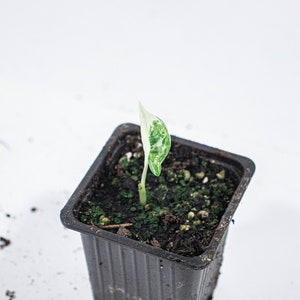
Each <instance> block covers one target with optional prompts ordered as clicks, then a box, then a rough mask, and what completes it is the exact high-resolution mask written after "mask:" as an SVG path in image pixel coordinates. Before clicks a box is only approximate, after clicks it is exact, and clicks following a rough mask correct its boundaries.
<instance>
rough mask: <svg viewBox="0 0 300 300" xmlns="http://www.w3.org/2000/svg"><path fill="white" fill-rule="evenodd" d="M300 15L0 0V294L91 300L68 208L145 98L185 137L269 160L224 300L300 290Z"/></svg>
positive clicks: (290, 9)
mask: <svg viewBox="0 0 300 300" xmlns="http://www.w3.org/2000/svg"><path fill="white" fill-rule="evenodd" d="M299 11H300V2H299V1H296V0H295V1H291V0H287V1H267V0H262V1H246V2H245V1H244V2H243V1H242V2H241V1H147V2H146V1H131V0H129V1H114V0H113V1H85V2H83V1H66V0H65V1H56V0H54V1H33V0H29V1H20V0H16V1H1V2H0V43H1V47H0V170H1V171H0V181H1V187H0V236H3V237H5V238H8V239H10V240H11V245H10V246H8V247H6V248H4V249H2V250H0V299H8V297H7V296H5V292H6V290H12V291H15V293H16V299H22V300H29V299H30V300H32V299H47V300H48V299H56V300H59V299H63V300H68V299H70V300H71V299H72V300H74V299H87V300H88V299H92V297H91V292H90V287H89V282H88V277H87V270H86V266H85V261H84V256H83V250H82V246H81V241H80V237H79V234H77V233H75V232H72V231H69V230H66V229H64V228H63V227H62V225H61V223H60V220H59V212H60V209H61V208H62V207H63V205H64V204H65V202H66V201H67V200H68V197H69V196H70V195H71V193H72V192H73V190H74V189H75V188H76V186H77V184H78V183H79V181H80V179H81V178H82V177H83V176H84V174H85V172H86V171H87V169H88V168H89V166H90V164H91V163H92V162H93V160H94V158H95V157H96V155H97V154H98V152H99V151H100V150H101V148H102V146H103V145H104V143H105V142H106V140H107V139H108V137H109V136H110V134H111V133H112V131H113V129H114V128H115V127H116V126H117V125H119V124H120V123H123V122H133V123H138V122H139V119H138V111H137V107H138V106H137V103H138V100H141V101H142V102H143V104H144V105H145V107H146V108H147V109H148V110H149V111H151V112H152V113H154V114H157V115H159V116H160V117H161V118H162V119H164V120H165V122H166V123H167V124H168V127H169V129H170V132H171V133H172V134H175V135H178V136H181V137H185V138H190V139H192V140H195V141H198V142H201V143H204V144H208V145H210V146H214V147H219V148H222V149H224V150H228V151H232V152H235V153H238V154H242V155H245V156H248V157H250V158H252V159H253V160H254V162H255V163H256V166H257V170H256V173H255V175H254V177H253V180H252V181H251V184H250V186H249V188H248V190H247V191H246V194H245V196H244V198H243V200H242V203H241V205H240V207H239V208H238V210H237V212H236V215H235V217H234V219H235V224H234V225H232V226H231V228H230V232H229V236H228V240H227V244H226V248H225V258H224V264H223V266H222V270H221V271H222V273H221V276H220V280H219V283H218V286H217V289H216V292H215V297H214V300H256V299H257V300H269V299H272V300H282V299H289V300H290V299H291V300H292V299H293V300H294V299H295V300H296V299H300V262H299V249H300V239H299V228H300V201H299V170H300V164H299V162H300V159H299V154H300V132H299V131H300V130H299V129H300V121H299V120H300V105H299V101H300V97H299V96H300V88H299V83H300V82H299V79H300V76H299V75H300V68H299V67H300V65H299V61H300V60H299V59H300V57H299V53H300V47H299V43H300V31H299V29H300V16H299ZM32 207H36V208H37V211H36V212H31V208H32ZM6 214H10V215H11V217H10V218H8V217H7V216H6Z"/></svg>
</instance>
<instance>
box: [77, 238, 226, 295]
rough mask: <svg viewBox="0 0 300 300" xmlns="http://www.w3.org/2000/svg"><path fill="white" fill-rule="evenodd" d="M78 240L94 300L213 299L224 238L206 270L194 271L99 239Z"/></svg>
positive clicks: (176, 263)
mask: <svg viewBox="0 0 300 300" xmlns="http://www.w3.org/2000/svg"><path fill="white" fill-rule="evenodd" d="M81 237H82V242H83V246H84V251H85V255H86V261H87V265H88V270H89V276H90V282H91V285H92V290H93V295H94V299H95V300H158V299H160V300H182V299H189V300H208V299H212V294H213V291H214V289H215V286H216V284H217V279H218V276H219V269H220V266H221V263H222V253H223V247H224V243H225V239H226V235H225V236H224V237H223V239H222V241H221V243H220V246H219V248H218V250H217V252H216V255H215V257H214V259H213V261H212V262H211V263H210V264H209V265H208V266H207V267H206V268H204V269H201V270H194V269H191V268H189V267H186V266H184V265H182V264H180V263H178V262H174V261H172V260H167V259H162V258H160V257H158V256H154V255H151V254H148V253H145V252H142V251H139V250H137V249H133V248H129V247H126V246H124V245H121V244H118V243H115V242H112V241H109V240H106V239H103V238H100V237H95V236H92V235H88V234H81Z"/></svg>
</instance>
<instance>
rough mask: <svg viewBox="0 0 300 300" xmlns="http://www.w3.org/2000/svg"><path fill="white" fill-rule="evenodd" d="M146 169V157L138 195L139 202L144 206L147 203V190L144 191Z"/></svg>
mask: <svg viewBox="0 0 300 300" xmlns="http://www.w3.org/2000/svg"><path fill="white" fill-rule="evenodd" d="M147 171H148V159H147V158H145V160H144V169H143V173H142V178H141V182H140V183H139V196H140V203H141V204H142V205H143V206H144V205H145V204H146V203H147V192H146V177H147Z"/></svg>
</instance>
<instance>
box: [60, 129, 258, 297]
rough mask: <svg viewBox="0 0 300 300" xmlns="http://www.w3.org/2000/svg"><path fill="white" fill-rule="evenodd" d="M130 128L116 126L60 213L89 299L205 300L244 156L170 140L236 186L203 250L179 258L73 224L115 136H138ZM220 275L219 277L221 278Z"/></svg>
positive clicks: (113, 149)
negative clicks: (75, 243)
mask: <svg viewBox="0 0 300 300" xmlns="http://www.w3.org/2000/svg"><path fill="white" fill-rule="evenodd" d="M139 131H140V128H139V126H137V125H134V124H122V125H120V126H118V127H117V128H116V129H115V131H114V132H113V134H112V135H111V137H110V139H109V140H108V141H107V143H106V145H105V146H104V148H103V149H102V151H101V152H100V154H99V156H98V157H97V158H96V160H95V162H94V163H93V165H92V166H91V167H90V169H89V171H88V172H87V174H86V175H85V176H84V178H83V180H82V181H81V183H80V184H79V186H78V187H77V189H76V190H75V192H74V193H73V195H72V196H71V198H70V199H69V201H68V202H67V204H66V205H65V207H64V208H63V209H62V211H61V221H62V223H63V224H64V226H66V227H67V228H70V229H72V230H76V231H79V232H80V233H81V237H82V242H83V246H84V251H85V256H86V261H87V265H88V271H89V276H90V281H91V286H92V290H93V295H94V299H95V300H125V299H126V300H129V299H130V300H182V299H188V300H208V299H212V295H213V292H214V289H215V286H216V284H217V279H218V276H219V269H220V266H221V264H222V255H223V249H224V245H225V240H226V234H227V231H228V226H229V224H230V221H231V219H232V217H233V214H234V212H235V210H236V208H237V206H238V205H239V203H240V200H241V198H242V196H243V194H244V192H245V190H246V188H247V186H248V183H249V181H250V179H251V177H252V175H253V173H254V170H255V165H254V163H253V162H252V161H251V160H250V159H249V158H246V157H244V156H240V155H236V154H232V153H228V152H226V151H222V150H220V149H216V148H212V147H208V146H205V145H201V144H199V143H196V142H192V141H188V140H185V139H182V138H179V137H175V136H172V141H174V142H177V143H182V144H184V145H185V146H187V147H191V148H194V147H195V148H197V149H198V150H200V151H201V153H203V154H204V155H205V157H206V158H207V159H210V160H214V163H216V164H220V165H222V166H223V167H225V168H226V169H229V170H230V171H232V172H234V173H235V174H236V175H237V177H238V179H239V183H238V186H237V189H236V191H235V192H234V194H233V196H232V199H231V201H230V203H229V205H228V206H227V208H226V211H225V213H224V214H223V216H222V218H221V220H220V223H219V225H218V227H217V229H216V230H215V232H214V235H213V237H212V239H211V241H210V244H209V247H208V248H207V250H206V251H205V252H204V253H203V254H201V255H200V256H196V257H184V256H180V255H178V254H175V253H171V252H168V251H165V250H162V249H160V248H155V247H153V246H150V245H147V244H143V243H141V242H138V241H135V240H132V239H130V238H126V237H123V236H120V235H117V234H114V233H111V232H108V231H106V230H103V229H99V228H98V227H95V226H90V225H86V224H84V223H82V222H80V221H79V220H78V211H79V209H80V206H81V204H82V203H83V202H84V201H87V200H88V199H89V198H90V197H92V194H93V190H94V189H95V188H96V186H97V185H98V182H99V173H100V171H101V169H103V167H104V165H107V164H112V162H113V161H114V159H115V157H116V156H117V154H118V152H119V151H120V149H121V148H122V143H121V140H122V138H121V137H124V136H125V135H127V134H130V133H139ZM224 275H225V274H224Z"/></svg>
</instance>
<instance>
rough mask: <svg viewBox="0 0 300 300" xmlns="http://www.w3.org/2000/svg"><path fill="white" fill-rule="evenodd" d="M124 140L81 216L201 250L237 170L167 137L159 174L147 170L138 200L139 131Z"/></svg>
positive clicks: (183, 250)
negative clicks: (144, 201)
mask: <svg viewBox="0 0 300 300" xmlns="http://www.w3.org/2000/svg"><path fill="white" fill-rule="evenodd" d="M125 140H126V143H125V146H124V147H122V148H121V149H120V150H119V152H118V154H117V159H116V160H115V163H112V161H110V166H106V167H105V168H104V170H103V172H102V174H99V178H98V179H97V182H96V183H95V188H94V190H93V193H92V195H91V196H90V197H89V198H88V199H87V200H86V201H85V202H84V204H83V205H82V206H81V208H80V212H79V219H80V221H81V222H83V223H86V224H89V225H91V224H92V225H95V226H98V227H100V228H103V229H105V230H110V231H112V232H115V233H116V234H121V235H123V236H125V237H127V238H132V239H135V240H138V241H141V242H143V243H147V244H150V245H152V246H154V247H159V248H162V249H164V250H167V251H171V252H174V253H177V254H180V255H184V256H197V255H200V254H201V253H203V252H204V251H205V249H206V248H207V246H208V245H209V242H210V240H211V238H212V235H213V233H214V230H215V228H216V227H217V225H218V223H219V221H220V218H221V216H222V214H223V213H224V211H225V209H226V207H227V205H228V203H229V201H230V199H231V196H232V195H233V193H234V191H235V189H236V187H237V184H238V178H237V176H236V174H235V173H233V172H232V171H230V170H229V169H227V168H226V167H224V165H222V164H218V162H216V161H214V160H213V159H210V158H209V157H206V154H205V153H203V152H200V151H199V150H193V149H191V148H190V147H187V146H183V145H180V144H177V143H173V142H172V146H171V150H170V153H169V154H168V156H167V158H166V160H165V161H164V162H163V164H162V168H163V169H162V173H161V175H160V176H159V177H156V176H154V175H153V174H152V173H151V172H150V170H148V175H147V180H146V182H147V184H146V189H147V204H146V205H145V206H142V205H141V204H140V203H139V194H138V183H139V180H140V177H141V174H142V170H143V163H144V156H143V155H144V154H143V148H142V144H141V141H140V136H139V135H135V136H133V135H127V136H126V137H125Z"/></svg>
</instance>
